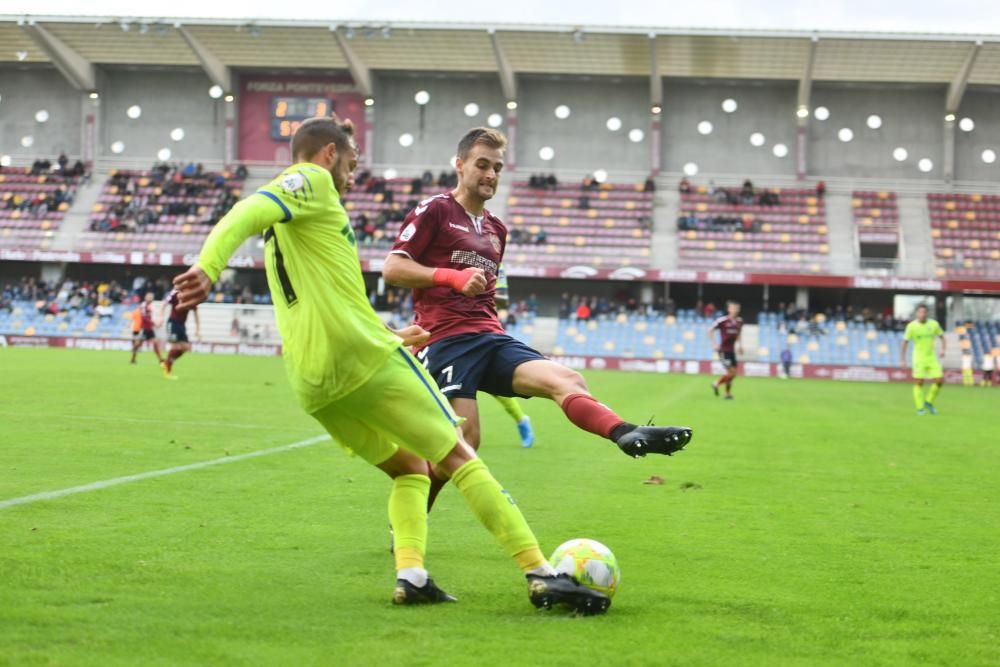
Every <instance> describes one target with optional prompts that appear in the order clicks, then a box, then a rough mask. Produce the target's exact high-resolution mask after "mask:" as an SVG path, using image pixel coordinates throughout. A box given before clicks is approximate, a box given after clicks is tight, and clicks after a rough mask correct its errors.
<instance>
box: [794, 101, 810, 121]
mask: <svg viewBox="0 0 1000 667" xmlns="http://www.w3.org/2000/svg"><path fill="white" fill-rule="evenodd" d="M795 115H796V116H798V117H799V118H808V117H809V107H807V106H806V105H804V104H803V105H801V106H800V107H799V108H798V109H796V110H795Z"/></svg>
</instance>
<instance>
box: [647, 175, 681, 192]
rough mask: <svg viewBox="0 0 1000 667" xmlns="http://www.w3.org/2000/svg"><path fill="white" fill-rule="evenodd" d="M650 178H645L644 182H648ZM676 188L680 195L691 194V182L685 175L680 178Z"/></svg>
mask: <svg viewBox="0 0 1000 667" xmlns="http://www.w3.org/2000/svg"><path fill="white" fill-rule="evenodd" d="M651 180H652V179H646V183H647V184H648V183H649V182H650V181H651ZM677 189H678V190H679V191H680V193H681V194H682V195H689V194H691V182H690V181H689V180H688V179H687V176H685V177H684V178H682V179H681V182H680V185H678V186H677Z"/></svg>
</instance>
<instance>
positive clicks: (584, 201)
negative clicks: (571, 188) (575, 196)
mask: <svg viewBox="0 0 1000 667" xmlns="http://www.w3.org/2000/svg"><path fill="white" fill-rule="evenodd" d="M577 208H579V209H580V210H581V211H587V210H589V209H590V197H588V196H587V195H580V201H578V202H577Z"/></svg>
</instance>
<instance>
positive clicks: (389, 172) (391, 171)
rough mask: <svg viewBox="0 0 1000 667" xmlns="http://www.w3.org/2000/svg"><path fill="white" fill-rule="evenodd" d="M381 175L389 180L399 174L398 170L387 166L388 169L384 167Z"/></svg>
mask: <svg viewBox="0 0 1000 667" xmlns="http://www.w3.org/2000/svg"><path fill="white" fill-rule="evenodd" d="M382 176H383V177H384V178H385V179H386V180H387V181H391V180H392V179H394V178H396V177H397V176H399V172H398V171H396V170H395V169H393V168H392V167H389V168H388V169H386V170H385V171H384V172H382Z"/></svg>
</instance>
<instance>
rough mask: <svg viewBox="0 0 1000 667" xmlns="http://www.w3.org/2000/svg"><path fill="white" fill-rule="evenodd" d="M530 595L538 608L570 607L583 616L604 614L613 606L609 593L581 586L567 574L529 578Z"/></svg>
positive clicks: (532, 602)
mask: <svg viewBox="0 0 1000 667" xmlns="http://www.w3.org/2000/svg"><path fill="white" fill-rule="evenodd" d="M528 597H529V598H530V600H531V604H533V605H534V606H535V608H536V609H553V608H554V607H568V608H569V609H571V610H572V611H573V612H575V613H577V614H579V615H581V616H596V615H598V614H603V613H605V612H606V611H607V610H608V608H609V607H610V606H611V598H609V597H608V596H607V595H604V594H603V593H598V592H597V591H594V590H591V589H589V588H586V587H585V586H581V585H580V584H579V583H577V581H576V580H575V579H573V578H572V577H569V576H567V575H560V576H558V577H545V578H537V579H533V580H529V584H528Z"/></svg>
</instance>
